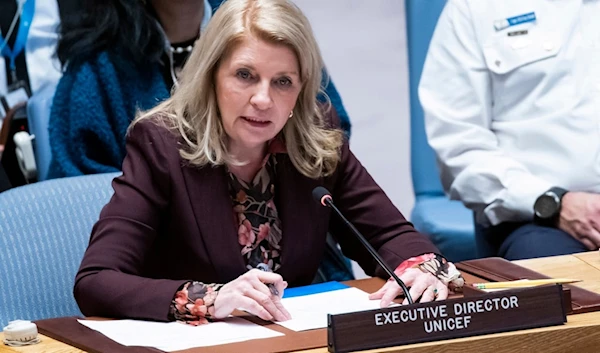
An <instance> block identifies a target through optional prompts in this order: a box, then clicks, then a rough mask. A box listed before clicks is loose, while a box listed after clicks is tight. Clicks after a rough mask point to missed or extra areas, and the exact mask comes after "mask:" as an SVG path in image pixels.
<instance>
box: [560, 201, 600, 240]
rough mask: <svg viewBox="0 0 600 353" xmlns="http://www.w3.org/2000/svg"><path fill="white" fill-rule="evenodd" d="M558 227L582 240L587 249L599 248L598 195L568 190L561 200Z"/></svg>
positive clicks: (599, 202)
mask: <svg viewBox="0 0 600 353" xmlns="http://www.w3.org/2000/svg"><path fill="white" fill-rule="evenodd" d="M558 228H560V229H562V230H564V231H565V232H567V233H569V234H570V235H571V236H573V237H574V238H575V239H577V240H579V241H580V242H582V243H583V244H584V245H585V246H586V247H587V248H588V249H590V250H597V249H598V248H600V195H599V194H591V193H586V192H568V193H566V194H565V195H564V196H563V198H562V201H561V210H560V218H559V220H558Z"/></svg>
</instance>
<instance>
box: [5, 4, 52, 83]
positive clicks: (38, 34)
mask: <svg viewBox="0 0 600 353" xmlns="http://www.w3.org/2000/svg"><path fill="white" fill-rule="evenodd" d="M28 3H29V4H28ZM27 5H33V6H31V9H30V10H29V7H28V6H27ZM0 7H1V8H2V9H3V14H2V18H3V19H4V18H6V19H5V21H2V22H3V23H2V26H1V27H2V28H3V29H5V30H4V31H2V34H1V35H2V41H4V40H6V43H2V44H0V46H2V47H4V46H7V47H8V49H9V52H10V54H14V55H15V56H16V57H15V60H14V61H15V69H16V71H17V72H16V74H17V77H16V78H17V80H18V81H25V82H26V83H27V84H28V86H29V89H30V92H31V93H34V92H36V91H37V90H38V89H39V88H41V87H42V86H44V85H45V84H48V83H50V84H54V85H55V84H56V83H57V82H58V80H59V79H60V77H61V67H60V62H59V61H58V58H57V57H56V45H57V43H58V26H59V23H60V13H59V7H58V1H57V0H37V1H34V0H0ZM4 10H6V11H4ZM9 10H12V11H9ZM28 12H31V13H30V14H29V15H28ZM22 16H26V17H28V18H31V22H30V25H29V26H28V27H29V28H28V29H27V28H26V26H23V25H21V22H23V21H21V18H22ZM9 20H10V21H9ZM13 20H14V23H15V25H14V26H12V27H13V29H12V31H10V29H11V26H10V25H11V24H12V23H13ZM4 22H6V23H4ZM5 27H6V28H5ZM19 32H25V34H21V35H20V36H21V37H23V39H24V43H23V44H22V45H18V46H17V47H20V46H23V50H18V48H15V46H16V42H18V41H19V40H18V38H19ZM9 34H10V36H9ZM0 42H1V41H0ZM15 49H17V51H15ZM5 53H6V52H3V53H2V55H1V56H0V67H1V68H2V69H0V95H5V94H7V93H8V89H9V86H10V85H11V84H14V83H15V82H13V81H14V78H13V77H11V76H12V75H11V68H10V66H11V65H10V61H11V57H10V56H11V55H5ZM6 54H8V53H6Z"/></svg>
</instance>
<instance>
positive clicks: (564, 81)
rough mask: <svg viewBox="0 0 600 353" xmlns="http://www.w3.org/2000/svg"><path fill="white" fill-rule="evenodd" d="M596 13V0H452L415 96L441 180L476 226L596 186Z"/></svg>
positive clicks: (599, 170)
mask: <svg viewBox="0 0 600 353" xmlns="http://www.w3.org/2000/svg"><path fill="white" fill-rule="evenodd" d="M531 12H535V15H536V21H535V22H530V23H522V24H518V25H515V26H511V27H508V28H505V29H502V30H496V29H495V28H494V22H495V21H497V20H503V19H506V18H510V17H513V16H518V15H522V14H527V13H531ZM599 19H600V0H527V1H523V0H485V1H482V0H449V1H448V3H447V5H446V8H445V9H444V11H443V13H442V15H441V18H440V20H439V22H438V24H437V28H436V31H435V34H434V36H433V39H432V41H431V45H430V48H429V53H428V56H427V60H426V62H425V66H424V69H423V75H422V79H421V83H420V87H419V95H420V99H421V103H422V105H423V108H424V111H425V119H426V121H425V122H426V130H427V136H428V139H429V143H430V145H431V146H432V148H433V149H434V150H435V151H436V153H437V156H438V160H439V163H440V169H441V177H442V184H443V185H444V187H445V189H446V190H447V191H448V192H449V195H450V197H451V198H453V199H459V200H462V201H463V202H464V203H465V205H466V206H467V207H469V208H471V209H473V210H474V211H475V212H476V216H477V221H478V223H481V224H484V225H487V224H490V223H491V224H492V225H496V224H499V223H501V222H504V221H520V220H531V219H532V218H533V204H534V202H535V199H536V198H537V197H538V196H539V195H541V194H542V193H543V192H544V191H546V190H548V189H549V188H550V187H552V186H560V187H563V188H565V189H568V190H571V191H588V192H600V20H599ZM520 30H526V31H527V33H526V34H520V35H511V36H509V35H508V33H509V32H510V33H513V34H516V33H514V32H516V31H520Z"/></svg>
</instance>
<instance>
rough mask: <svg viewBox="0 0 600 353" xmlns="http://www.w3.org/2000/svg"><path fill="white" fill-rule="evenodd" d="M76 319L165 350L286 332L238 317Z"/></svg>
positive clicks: (128, 342)
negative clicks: (197, 321) (196, 321)
mask: <svg viewBox="0 0 600 353" xmlns="http://www.w3.org/2000/svg"><path fill="white" fill-rule="evenodd" d="M77 321H79V323H80V324H82V325H84V326H87V327H89V328H91V329H92V330H96V331H99V332H100V333H102V334H103V335H105V336H107V337H108V338H110V339H112V340H113V341H115V342H117V343H120V344H122V345H124V346H142V347H154V348H157V349H160V350H162V351H165V352H172V351H179V350H184V349H188V348H193V347H206V346H214V345H218V344H226V343H233V342H242V341H248V340H252V339H257V338H270V337H277V336H283V334H282V333H280V332H277V331H273V330H270V329H268V328H265V327H262V326H260V325H257V324H254V323H252V322H250V321H248V320H244V319H241V318H236V317H230V318H227V319H226V320H224V321H219V322H211V323H209V324H207V325H200V326H191V325H186V324H183V323H180V322H168V323H165V322H151V321H139V320H110V321H93V320H77Z"/></svg>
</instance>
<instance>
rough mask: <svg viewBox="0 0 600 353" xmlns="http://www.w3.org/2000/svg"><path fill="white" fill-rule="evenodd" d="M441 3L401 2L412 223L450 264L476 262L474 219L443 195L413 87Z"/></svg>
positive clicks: (416, 84)
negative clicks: (406, 53)
mask: <svg viewBox="0 0 600 353" xmlns="http://www.w3.org/2000/svg"><path fill="white" fill-rule="evenodd" d="M445 4H446V0H406V2H405V6H406V27H407V41H408V69H409V86H410V123H411V128H410V135H411V151H410V154H411V173H412V180H413V189H414V193H415V207H414V208H413V211H412V214H411V221H412V222H413V224H414V225H415V228H416V229H418V230H419V231H420V232H422V233H424V234H427V235H429V236H430V237H431V240H432V241H433V242H434V244H436V245H437V247H438V248H439V249H440V250H441V252H442V253H443V254H444V255H445V256H446V257H447V258H448V259H449V260H451V261H455V262H457V261H462V260H467V259H472V258H475V257H476V250H475V249H476V247H475V237H474V233H475V231H474V225H473V213H472V212H471V211H469V210H468V209H467V208H465V207H464V206H463V205H462V203H461V202H459V201H453V200H449V199H448V198H447V196H446V195H445V193H444V190H443V188H442V185H441V182H440V179H439V170H438V168H437V165H436V160H435V154H434V152H433V150H432V149H431V147H430V146H429V144H428V143H427V136H426V134H425V127H424V117H423V109H422V107H421V104H420V102H419V96H418V87H419V81H420V79H421V72H422V70H423V64H424V62H425V57H426V55H427V50H428V48H429V42H430V40H431V36H432V35H433V31H434V29H435V25H436V23H437V20H438V17H439V15H440V13H441V12H442V9H443V8H444V5H445Z"/></svg>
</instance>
